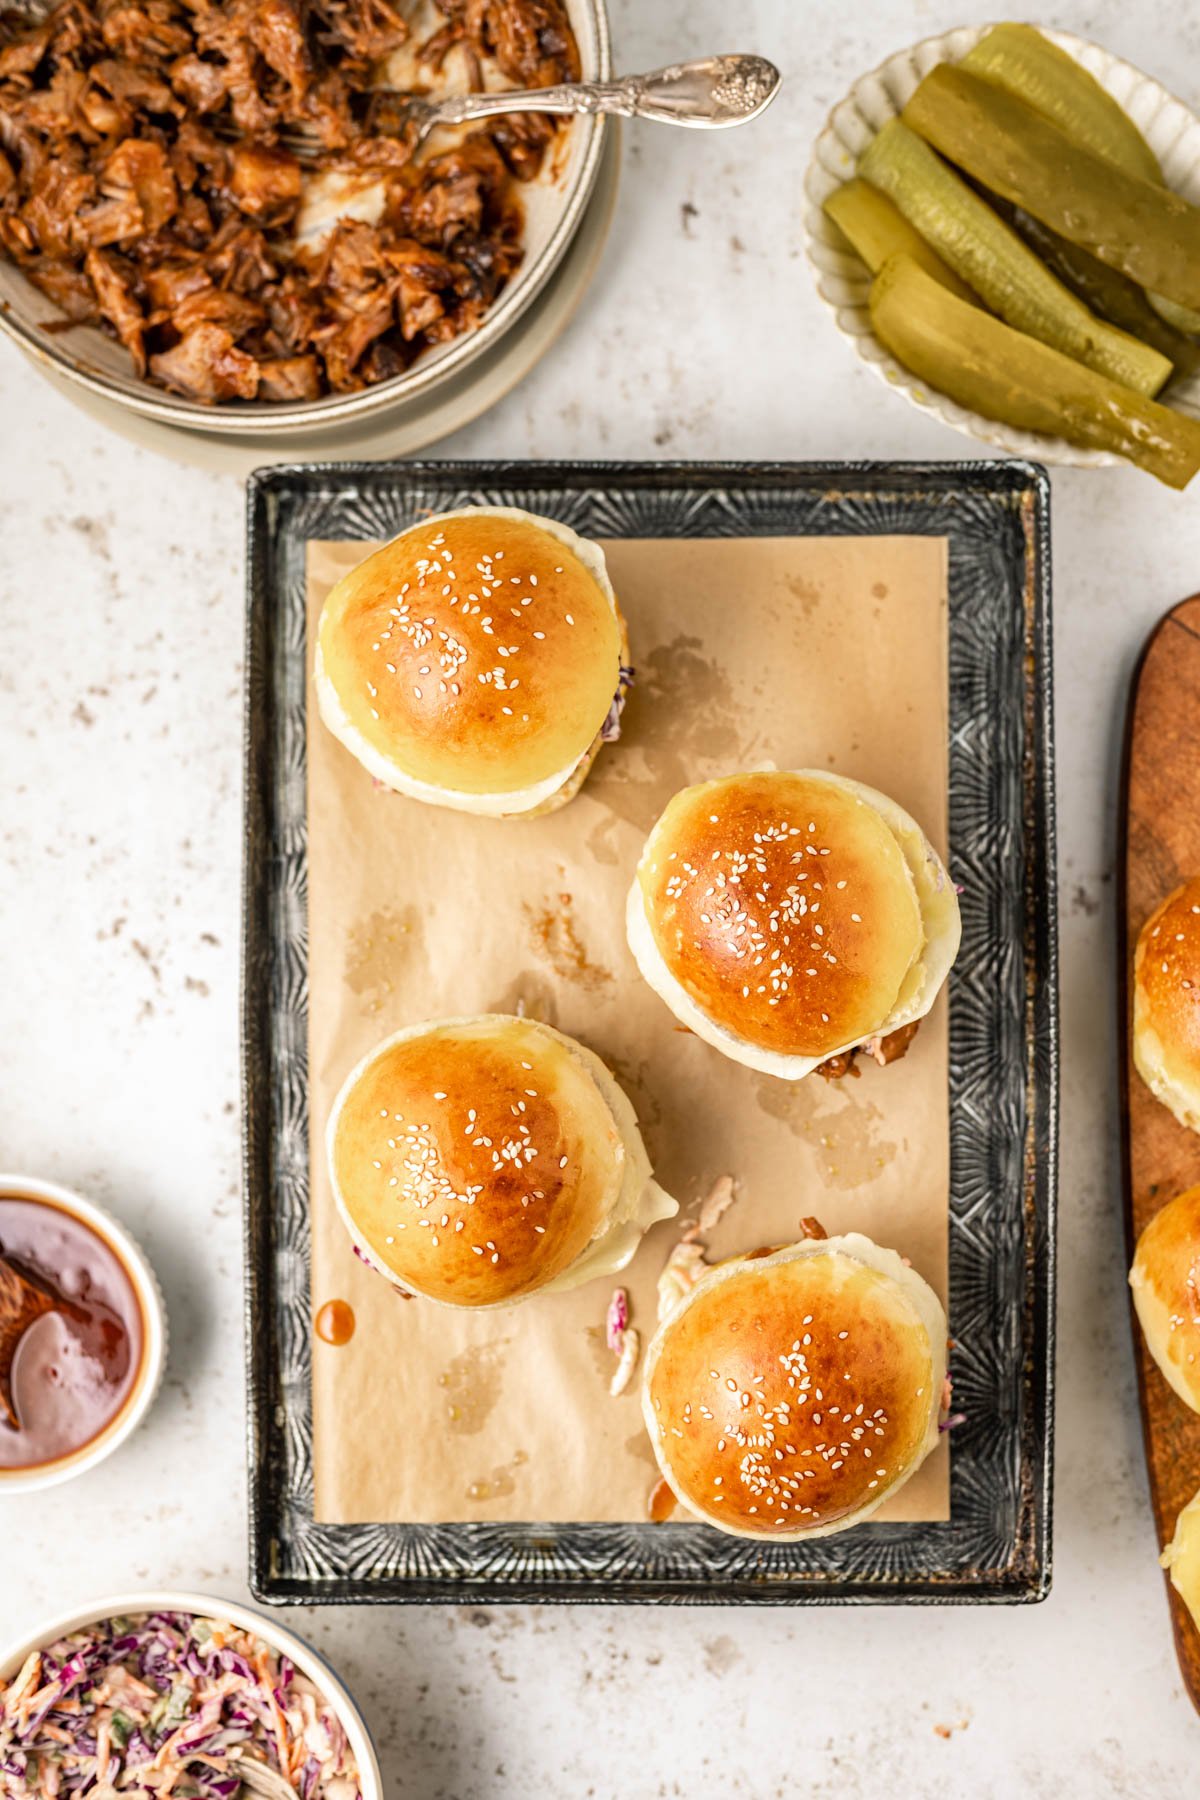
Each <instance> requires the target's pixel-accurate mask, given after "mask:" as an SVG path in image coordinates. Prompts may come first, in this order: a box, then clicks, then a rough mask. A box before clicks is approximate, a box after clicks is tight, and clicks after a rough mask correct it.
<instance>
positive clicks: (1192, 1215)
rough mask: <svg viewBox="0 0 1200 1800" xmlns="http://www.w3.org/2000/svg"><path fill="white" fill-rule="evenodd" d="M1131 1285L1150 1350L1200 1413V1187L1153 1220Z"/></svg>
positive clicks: (1131, 1275) (1183, 1397) (1141, 1240)
mask: <svg viewBox="0 0 1200 1800" xmlns="http://www.w3.org/2000/svg"><path fill="white" fill-rule="evenodd" d="M1129 1285H1130V1287H1131V1288H1132V1289H1133V1304H1134V1307H1135V1309H1136V1311H1137V1316H1138V1320H1139V1322H1140V1324H1141V1327H1142V1331H1143V1333H1144V1335H1145V1339H1146V1348H1147V1349H1148V1350H1149V1352H1150V1354H1151V1356H1152V1357H1153V1358H1154V1360H1155V1362H1156V1363H1157V1364H1158V1366H1159V1368H1160V1369H1161V1370H1162V1372H1163V1374H1164V1375H1165V1376H1166V1378H1167V1380H1168V1381H1169V1382H1170V1384H1171V1386H1172V1387H1173V1388H1174V1389H1175V1392H1176V1393H1177V1394H1178V1395H1179V1398H1180V1399H1181V1400H1182V1401H1184V1402H1185V1403H1186V1405H1188V1406H1190V1407H1191V1409H1192V1411H1193V1412H1200V1360H1198V1359H1200V1187H1193V1188H1188V1190H1187V1192H1186V1193H1183V1194H1177V1195H1176V1197H1175V1198H1174V1200H1171V1201H1169V1202H1168V1203H1167V1205H1166V1206H1164V1207H1163V1209H1162V1211H1161V1212H1159V1213H1156V1214H1155V1215H1154V1217H1153V1218H1152V1219H1151V1221H1150V1223H1149V1224H1148V1225H1147V1227H1146V1229H1145V1230H1144V1231H1143V1233H1142V1235H1141V1237H1140V1238H1139V1239H1138V1241H1137V1250H1136V1251H1135V1253H1134V1258H1133V1267H1132V1268H1131V1269H1130V1271H1129Z"/></svg>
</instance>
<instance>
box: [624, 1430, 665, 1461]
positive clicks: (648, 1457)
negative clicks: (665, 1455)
mask: <svg viewBox="0 0 1200 1800" xmlns="http://www.w3.org/2000/svg"><path fill="white" fill-rule="evenodd" d="M625 1450H626V1452H627V1454H628V1455H630V1456H634V1457H636V1458H637V1460H638V1462H644V1463H647V1464H648V1465H649V1467H650V1468H652V1469H654V1470H655V1471H657V1469H658V1460H657V1458H656V1457H655V1454H654V1450H653V1447H652V1445H651V1443H650V1439H649V1438H648V1437H647V1436H646V1433H645V1432H644V1431H635V1432H634V1434H633V1436H632V1437H627V1438H626V1439H625Z"/></svg>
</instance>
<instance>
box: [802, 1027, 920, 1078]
mask: <svg viewBox="0 0 1200 1800" xmlns="http://www.w3.org/2000/svg"><path fill="white" fill-rule="evenodd" d="M920 1024H921V1021H920V1019H914V1020H913V1022H912V1024H911V1025H901V1026H900V1028H899V1030H898V1031H889V1032H888V1034H887V1036H886V1037H880V1036H879V1035H878V1034H877V1035H876V1036H875V1037H871V1038H868V1039H867V1041H866V1043H864V1044H855V1046H854V1048H853V1050H843V1051H842V1053H841V1055H840V1056H830V1057H827V1058H826V1060H825V1061H824V1062H823V1063H818V1064H817V1067H816V1068H815V1069H814V1070H813V1074H814V1075H823V1076H824V1077H825V1079H826V1081H840V1080H841V1079H842V1076H843V1075H853V1076H855V1077H857V1076H858V1075H859V1073H860V1071H859V1070H858V1069H857V1068H855V1066H854V1065H855V1061H856V1059H857V1058H858V1057H859V1056H861V1055H865V1056H869V1057H871V1058H872V1060H873V1061H875V1062H877V1063H878V1064H879V1066H880V1068H886V1067H887V1065H888V1063H893V1062H899V1060H900V1058H901V1057H902V1056H903V1055H904V1053H905V1051H906V1050H907V1049H908V1047H909V1045H910V1044H911V1043H912V1041H913V1039H914V1038H915V1037H916V1035H917V1031H918V1029H919V1028H920Z"/></svg>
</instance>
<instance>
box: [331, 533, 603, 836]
mask: <svg viewBox="0 0 1200 1800" xmlns="http://www.w3.org/2000/svg"><path fill="white" fill-rule="evenodd" d="M627 661H628V647H627V640H626V638H625V631H624V621H623V620H622V618H621V614H620V610H619V608H618V606H617V602H616V596H615V595H614V593H613V590H612V584H611V582H610V581H609V579H608V571H607V568H606V566H605V562H604V555H603V552H602V551H601V550H600V548H599V546H598V545H596V544H593V543H590V542H589V541H588V540H587V539H585V538H581V537H579V536H577V534H576V533H575V532H573V531H571V530H570V529H569V528H568V527H567V526H565V525H560V524H559V523H558V522H557V521H556V520H554V519H540V518H534V517H533V515H532V514H530V513H524V512H518V511H516V510H515V509H513V508H510V507H469V508H464V509H463V510H461V511H457V512H448V513H442V514H439V515H438V516H436V517H434V518H431V519H428V520H423V521H422V522H421V523H420V524H419V525H413V526H410V527H409V528H408V530H407V531H403V532H401V534H400V536H399V537H397V538H393V540H392V542H391V543H390V544H385V545H384V546H383V548H382V549H380V550H377V551H375V553H374V554H373V555H371V556H368V557H367V559H366V560H365V562H361V563H359V565H358V567H357V568H355V569H352V570H351V571H350V572H349V574H347V575H344V576H343V577H342V579H341V580H340V581H339V582H338V583H337V584H336V586H335V587H334V588H333V589H332V590H331V591H330V593H329V595H328V597H327V598H326V601H325V605H324V607H323V609H322V612H321V620H320V624H319V627H318V632H317V650H316V658H315V665H314V679H315V684H316V693H317V703H318V705H319V707H320V711H321V717H322V718H323V719H324V721H325V723H326V725H327V726H328V727H329V729H330V730H331V731H332V732H333V734H334V736H335V737H336V738H338V739H339V741H340V742H341V743H342V744H344V745H345V747H346V748H347V749H348V750H349V751H350V752H351V754H352V755H353V756H355V757H357V758H358V760H359V761H360V762H361V763H362V764H363V765H364V767H365V768H367V769H368V770H369V771H370V773H371V774H372V775H373V776H375V777H376V779H377V780H379V781H381V782H383V783H384V784H385V785H387V786H388V787H392V788H396V789H398V790H399V791H400V792H402V793H405V794H408V795H410V796H411V797H412V798H413V799H416V800H423V801H426V802H428V803H430V804H432V805H438V806H448V807H452V808H454V809H456V810H458V811H461V812H475V813H485V814H490V815H493V816H498V817H507V816H510V815H512V816H516V815H528V814H530V813H534V812H540V811H545V810H550V807H551V805H552V804H554V803H558V804H561V803H562V800H561V796H562V795H563V794H564V792H567V793H573V792H575V791H577V787H578V781H577V779H576V778H577V777H578V773H579V770H580V769H581V768H583V769H584V771H585V773H586V769H587V768H588V767H590V766H591V762H592V761H593V760H594V759H595V756H596V754H597V752H598V750H599V747H600V743H601V741H602V738H601V732H602V729H603V726H604V722H605V720H606V718H607V716H608V713H609V709H610V707H611V706H612V703H613V700H614V698H615V697H616V695H617V694H618V691H619V687H620V683H621V668H622V664H623V663H625V662H627Z"/></svg>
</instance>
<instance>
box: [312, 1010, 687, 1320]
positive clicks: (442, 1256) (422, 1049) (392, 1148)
mask: <svg viewBox="0 0 1200 1800" xmlns="http://www.w3.org/2000/svg"><path fill="white" fill-rule="evenodd" d="M327 1150H328V1159H329V1171H330V1177H331V1180H332V1184H333V1191H334V1196H335V1199H336V1201H337V1205H338V1210H339V1211H340V1213H341V1216H342V1220H343V1223H344V1224H345V1226H346V1229H347V1230H348V1231H349V1233H350V1235H351V1237H352V1239H353V1241H354V1244H355V1247H356V1249H357V1250H358V1251H359V1254H360V1255H362V1256H363V1257H364V1258H365V1260H366V1261H367V1262H369V1263H371V1264H372V1265H373V1266H374V1267H375V1268H377V1269H378V1270H379V1271H380V1273H382V1274H384V1275H387V1276H388V1277H389V1278H390V1279H391V1280H393V1281H394V1282H395V1283H396V1284H397V1285H399V1286H401V1287H403V1288H405V1289H406V1290H407V1291H408V1292H410V1293H417V1294H423V1295H425V1296H426V1297H427V1298H428V1299H430V1300H437V1301H440V1302H441V1303H442V1304H444V1305H447V1306H463V1307H465V1306H471V1307H476V1306H503V1305H506V1304H508V1303H510V1302H512V1301H515V1300H521V1299H524V1298H525V1296H526V1295H528V1294H532V1293H534V1292H535V1291H537V1290H538V1289H544V1288H548V1287H570V1286H575V1285H577V1284H578V1283H579V1282H581V1281H587V1280H590V1279H591V1277H592V1276H593V1275H600V1274H605V1273H610V1272H612V1271H613V1270H615V1269H617V1268H622V1267H624V1265H625V1264H626V1263H627V1262H628V1261H629V1259H630V1257H631V1256H632V1255H633V1253H634V1251H635V1250H636V1248H637V1246H638V1243H639V1242H640V1240H641V1237H642V1235H643V1233H644V1232H645V1231H646V1230H647V1229H648V1228H649V1226H650V1225H651V1224H653V1223H654V1222H655V1221H656V1220H657V1219H662V1218H669V1217H670V1216H671V1215H672V1214H673V1213H675V1212H676V1211H677V1208H676V1204H675V1202H674V1201H673V1200H671V1199H670V1198H669V1197H668V1196H667V1195H665V1194H664V1193H663V1192H662V1190H661V1189H660V1188H658V1187H657V1186H656V1185H655V1183H654V1182H653V1181H652V1180H651V1177H650V1163H649V1160H648V1158H647V1156H646V1152H645V1149H644V1147H643V1144H642V1139H641V1134H640V1133H639V1131H638V1126H637V1118H636V1116H635V1114H634V1111H633V1108H632V1106H631V1105H630V1103H629V1101H628V1099H627V1098H626V1096H625V1094H624V1093H623V1092H622V1091H621V1089H620V1087H619V1086H618V1085H617V1083H616V1081H615V1080H614V1078H613V1076H612V1075H611V1074H610V1073H609V1071H608V1070H607V1069H606V1068H605V1066H604V1064H603V1063H602V1062H601V1061H600V1058H599V1057H598V1056H595V1055H594V1054H593V1053H592V1052H591V1051H590V1050H587V1049H585V1048H584V1047H583V1045H582V1044H577V1043H576V1042H575V1041H574V1039H573V1038H569V1037H565V1036H564V1035H563V1034H562V1033H561V1032H558V1031H554V1030H553V1029H552V1028H551V1027H550V1026H549V1025H541V1024H538V1023H536V1022H535V1021H534V1020H532V1019H519V1018H512V1017H509V1016H508V1015H506V1014H500V1013H485V1014H482V1015H480V1016H479V1017H477V1018H472V1019H451V1020H446V1021H444V1022H441V1023H437V1024H422V1025H417V1026H414V1027H413V1028H411V1029H410V1030H407V1031H402V1032H399V1033H398V1034H397V1035H396V1036H395V1037H392V1038H389V1039H388V1040H387V1041H386V1042H385V1043H383V1044H380V1045H379V1046H378V1047H377V1048H376V1049H375V1050H373V1051H372V1052H371V1054H370V1055H369V1056H368V1057H367V1058H365V1060H364V1061H363V1062H361V1063H360V1064H359V1065H358V1067H357V1068H356V1069H355V1070H353V1072H352V1073H351V1074H350V1076H349V1077H348V1079H347V1080H346V1082H345V1084H344V1085H343V1087H342V1090H341V1093H340V1094H339V1095H338V1098H337V1100H336V1102H335V1104H334V1108H333V1112H332V1114H331V1116H330V1120H329V1126H328V1132H327Z"/></svg>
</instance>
